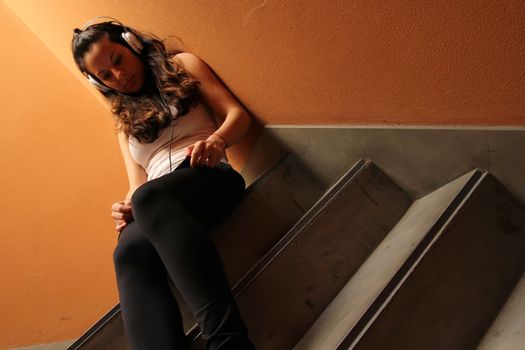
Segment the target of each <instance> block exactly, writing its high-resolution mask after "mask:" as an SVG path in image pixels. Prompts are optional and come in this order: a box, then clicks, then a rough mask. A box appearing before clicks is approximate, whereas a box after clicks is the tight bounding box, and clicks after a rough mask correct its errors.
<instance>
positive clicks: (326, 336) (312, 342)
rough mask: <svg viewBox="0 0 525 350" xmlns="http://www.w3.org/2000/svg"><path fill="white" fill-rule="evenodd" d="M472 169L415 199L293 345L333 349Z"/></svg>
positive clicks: (404, 259) (456, 192)
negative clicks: (299, 339)
mask: <svg viewBox="0 0 525 350" xmlns="http://www.w3.org/2000/svg"><path fill="white" fill-rule="evenodd" d="M474 172H475V170H473V171H471V172H469V173H467V174H465V175H463V176H462V177H460V178H458V179H456V180H454V181H452V182H450V183H449V184H447V185H445V186H442V187H441V188H439V189H437V190H436V191H434V192H432V193H430V194H428V195H427V196H425V197H423V198H420V199H419V200H417V201H415V202H414V203H413V204H412V205H411V206H410V208H409V209H408V211H407V212H406V213H405V215H404V216H403V217H402V218H401V219H400V220H399V222H398V223H397V225H396V226H395V227H394V228H393V229H392V230H391V231H390V233H389V234H388V235H387V236H386V237H385V239H384V240H383V241H382V242H381V243H380V244H379V245H378V246H377V248H376V249H375V250H374V252H373V253H372V254H371V255H370V257H369V258H368V259H367V260H366V261H365V262H364V264H363V265H362V266H361V267H360V268H359V270H358V271H357V272H356V273H355V274H354V275H353V276H352V278H351V279H350V281H349V282H348V283H347V284H346V285H345V287H344V288H343V289H342V290H341V291H340V292H339V293H338V295H337V296H336V297H335V298H334V300H333V301H332V302H331V303H330V304H329V306H328V307H327V308H326V309H325V311H324V312H323V313H322V314H321V316H320V317H319V318H318V319H317V321H316V322H315V323H314V325H313V326H312V327H311V328H310V329H309V330H308V332H307V333H306V334H305V336H304V337H303V338H302V339H301V341H300V342H299V343H298V344H297V345H296V347H295V348H296V349H320V348H327V349H328V348H330V349H335V348H337V346H338V345H339V343H340V342H341V341H342V340H343V339H344V337H345V336H346V335H347V334H348V332H349V331H350V330H351V329H352V327H354V326H355V324H356V323H357V322H358V321H359V319H360V318H361V317H362V316H363V314H364V313H365V312H366V310H367V309H368V307H369V306H370V305H371V304H372V302H373V301H374V300H375V299H376V298H377V296H378V295H379V294H380V293H381V291H382V290H383V289H384V288H385V286H386V285H387V283H388V282H389V281H390V280H391V279H392V277H393V276H394V275H395V273H396V272H397V271H398V270H399V268H400V267H401V266H402V265H403V263H404V262H405V261H406V259H407V258H408V257H409V256H410V254H411V253H412V252H413V250H414V249H415V247H416V246H417V245H418V243H419V242H420V241H421V240H422V239H423V238H424V237H425V235H426V234H427V233H428V231H429V230H430V229H431V227H432V226H433V225H434V224H435V223H436V221H437V220H438V219H439V217H440V216H441V215H442V214H443V212H444V211H445V210H446V208H447V207H448V206H449V205H450V203H451V202H452V200H453V199H454V198H455V197H456V196H457V194H458V193H459V192H460V190H461V189H462V188H463V187H464V186H465V184H466V183H467V182H468V181H469V180H470V179H471V178H472V176H473V174H474Z"/></svg>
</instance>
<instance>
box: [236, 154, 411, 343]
mask: <svg viewBox="0 0 525 350" xmlns="http://www.w3.org/2000/svg"><path fill="white" fill-rule="evenodd" d="M410 204H411V200H410V199H409V198H408V196H406V194H405V193H404V192H403V191H402V190H401V189H400V188H399V187H398V186H397V185H396V184H395V183H394V182H392V181H391V180H390V179H389V178H388V177H386V176H385V175H384V174H383V173H382V172H381V171H380V170H379V169H378V168H377V167H375V165H373V164H369V165H368V166H366V167H365V168H364V169H363V170H362V171H361V172H360V173H358V174H357V175H356V176H355V178H354V179H353V180H351V181H349V182H348V183H347V184H346V185H345V187H343V189H341V190H338V191H337V193H336V194H335V197H334V198H333V199H332V200H331V201H330V202H329V203H328V204H326V206H325V207H324V208H322V209H321V211H320V212H319V213H318V214H317V215H316V217H315V218H314V219H312V221H310V222H308V224H307V226H305V227H304V228H303V229H302V230H301V231H300V232H299V233H298V234H297V236H296V237H295V238H294V239H293V240H292V241H291V242H290V243H289V245H287V246H286V248H284V249H283V250H282V251H281V253H280V254H279V255H278V256H277V257H276V258H275V259H274V260H273V261H271V263H270V264H269V265H268V266H267V267H266V269H265V270H264V271H263V272H262V273H261V274H259V275H258V276H257V278H256V279H255V281H254V282H253V284H251V285H250V286H249V287H248V288H247V289H246V290H245V291H244V292H243V294H241V295H240V296H239V297H238V299H237V301H238V305H239V309H240V311H241V314H242V316H243V318H244V320H245V322H246V324H247V326H248V329H249V331H250V335H251V337H252V339H253V341H254V343H255V345H256V347H257V348H258V349H272V350H284V349H290V348H291V347H292V346H293V345H294V344H295V343H296V342H297V341H298V340H299V339H300V337H301V336H302V335H303V334H304V332H305V331H306V330H307V329H308V327H310V325H311V324H312V323H313V322H314V321H315V319H316V318H317V317H318V315H319V314H320V313H321V312H322V310H323V309H324V308H325V307H326V305H327V304H328V303H329V302H330V301H331V300H332V298H333V297H334V296H335V295H336V294H337V292H338V291H339V290H340V289H341V288H342V287H343V286H344V285H345V283H346V281H347V280H348V279H349V278H350V277H351V276H352V275H353V274H354V272H355V271H356V270H357V269H358V268H359V266H360V265H361V264H362V263H363V261H364V260H366V258H367V257H368V256H369V255H370V253H371V252H372V251H373V250H374V249H375V247H376V246H377V244H379V242H381V240H382V239H383V237H384V236H385V235H386V234H387V233H388V232H389V231H390V230H391V229H392V227H393V226H394V225H395V223H396V222H397V221H398V220H399V219H400V218H401V216H402V215H403V214H404V213H405V211H406V210H407V209H408V207H409V206H410Z"/></svg>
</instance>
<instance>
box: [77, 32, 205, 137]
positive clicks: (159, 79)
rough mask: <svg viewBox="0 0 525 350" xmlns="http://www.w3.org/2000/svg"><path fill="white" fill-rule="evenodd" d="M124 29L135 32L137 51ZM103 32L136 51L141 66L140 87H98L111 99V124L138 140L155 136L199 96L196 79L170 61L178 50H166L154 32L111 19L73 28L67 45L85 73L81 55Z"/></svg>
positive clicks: (82, 55) (182, 113)
mask: <svg viewBox="0 0 525 350" xmlns="http://www.w3.org/2000/svg"><path fill="white" fill-rule="evenodd" d="M124 29H125V30H127V31H129V32H132V33H133V34H135V36H136V37H137V39H138V40H139V41H140V42H141V43H142V45H143V47H144V49H143V51H142V52H141V53H140V54H138V53H136V52H135V51H134V50H133V49H131V47H130V46H129V45H128V43H126V41H125V40H124V39H122V37H121V33H122V32H124ZM104 35H107V36H108V38H109V40H110V41H112V42H114V43H118V44H121V45H124V46H126V47H128V48H129V49H130V50H131V52H132V53H133V54H135V55H137V56H138V57H139V58H140V59H141V60H142V61H143V62H144V67H145V80H144V85H143V87H142V88H141V90H140V91H139V92H137V93H134V94H125V93H121V92H118V91H115V90H111V91H108V92H104V91H100V90H99V91H100V92H101V93H102V95H104V96H105V97H106V98H107V99H108V100H109V101H110V103H111V106H112V109H111V111H112V113H113V116H114V117H115V127H116V128H117V130H118V131H122V132H124V133H125V134H126V135H127V136H129V135H132V136H133V137H135V138H136V139H138V140H139V141H140V142H142V143H151V142H153V141H154V140H155V139H157V138H158V137H159V135H160V133H161V131H162V129H164V128H165V127H167V126H168V125H169V123H170V121H171V119H172V117H175V118H176V117H180V116H183V115H185V114H186V113H188V111H189V109H190V108H191V107H193V106H195V105H197V104H198V102H199V99H200V94H199V84H200V83H199V82H198V81H197V80H195V79H194V78H193V77H192V75H191V74H190V73H189V72H188V71H186V70H184V69H183V68H181V67H178V66H177V65H176V64H174V63H173V62H171V61H170V59H169V58H170V57H171V56H172V55H175V54H177V53H179V52H182V51H180V50H169V51H168V50H167V49H166V46H165V45H164V40H161V39H158V38H157V37H155V36H154V35H151V34H150V35H146V34H143V33H140V32H138V31H136V30H134V29H132V28H129V27H126V28H124V27H122V26H121V25H118V24H114V23H111V22H105V23H99V24H94V25H91V26H89V27H88V28H87V29H86V30H83V31H81V30H78V29H75V34H74V35H73V40H72V43H71V49H72V52H73V58H74V60H75V63H76V64H77V66H78V68H79V69H80V70H81V71H82V72H83V73H84V74H87V71H86V68H85V64H84V55H85V54H86V53H87V52H88V51H89V49H90V46H91V44H93V43H94V42H97V41H98V40H100V39H101V38H102V37H103V36H104ZM166 103H168V104H173V105H175V107H177V110H178V113H177V115H176V116H172V115H171V113H170V111H169V108H168V106H166Z"/></svg>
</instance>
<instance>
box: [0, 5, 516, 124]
mask: <svg viewBox="0 0 525 350" xmlns="http://www.w3.org/2000/svg"><path fill="white" fill-rule="evenodd" d="M5 1H6V2H7V3H8V4H9V5H10V6H11V7H12V8H13V9H14V10H15V11H16V12H17V13H18V14H19V15H20V16H21V17H22V18H23V19H24V21H25V23H26V24H27V25H28V26H30V27H31V28H32V29H33V30H34V31H35V32H36V33H37V34H38V35H39V36H40V37H41V38H42V39H43V40H44V42H46V44H47V45H48V46H49V47H50V48H51V49H52V50H53V52H55V53H56V54H57V55H58V57H59V58H60V59H61V60H63V61H64V62H65V63H66V64H67V65H68V66H69V67H72V62H71V59H70V57H69V52H68V43H69V39H70V36H71V29H72V28H73V27H75V26H80V25H81V24H83V23H84V22H85V21H87V20H88V19H90V18H91V17H93V16H96V15H100V14H105V15H111V16H115V17H117V18H119V19H121V20H122V21H124V22H125V23H128V24H129V25H132V26H136V27H137V28H140V29H146V30H149V31H152V32H154V33H157V34H159V35H161V36H162V35H167V34H178V35H179V36H180V37H182V39H183V40H184V42H185V43H187V46H188V47H187V48H188V49H189V50H191V51H193V52H195V53H196V54H198V55H200V56H201V57H203V58H204V59H205V60H206V61H207V62H208V63H209V64H210V65H211V66H212V67H213V68H214V69H215V70H216V71H217V72H218V73H219V75H220V76H221V77H222V78H223V79H224V81H225V82H226V83H227V84H228V85H229V86H230V88H232V90H233V91H234V92H235V93H236V95H237V96H238V97H239V98H240V99H241V100H242V101H243V102H244V103H245V104H246V105H247V106H248V107H249V109H250V110H251V111H252V112H253V113H254V114H255V115H256V116H257V117H258V118H260V119H261V120H262V121H263V122H264V123H271V124H281V123H284V124H287V123H289V124H310V123H320V124H338V123H341V124H348V123H351V124H355V123H359V124H371V123H374V124H375V123H388V124H390V123H393V124H398V123H399V124H520V125H523V124H524V123H525V65H523V60H524V58H525V45H524V44H525V27H524V26H525V25H524V23H525V3H524V2H523V1H521V0H481V1H459V2H458V1H452V0H449V1H410V2H409V1H382V0H381V1H380V0H370V1H356V0H332V1H314V0H302V1H272V0H257V1H256V0H251V1H204V0H201V1H195V0H179V1H167V0H157V1H123V0H115V1H111V2H109V1H105V0H91V1H87V0H83V1H66V0H46V1H36V0H5ZM51 9H52V10H51Z"/></svg>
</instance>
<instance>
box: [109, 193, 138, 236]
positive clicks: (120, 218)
mask: <svg viewBox="0 0 525 350" xmlns="http://www.w3.org/2000/svg"><path fill="white" fill-rule="evenodd" d="M111 217H112V218H113V221H115V230H117V232H120V231H122V230H123V229H124V227H126V224H128V223H129V222H131V221H133V213H132V211H131V201H130V200H129V199H126V200H123V201H120V202H115V203H113V205H112V206H111Z"/></svg>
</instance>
